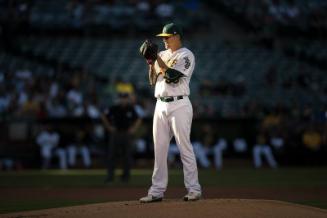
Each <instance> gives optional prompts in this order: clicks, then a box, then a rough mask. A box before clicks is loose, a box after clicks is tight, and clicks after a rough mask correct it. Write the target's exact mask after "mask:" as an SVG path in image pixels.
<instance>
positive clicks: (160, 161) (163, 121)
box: [148, 102, 171, 197]
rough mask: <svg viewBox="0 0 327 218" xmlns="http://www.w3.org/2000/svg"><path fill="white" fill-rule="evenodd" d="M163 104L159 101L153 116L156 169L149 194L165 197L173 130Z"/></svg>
mask: <svg viewBox="0 0 327 218" xmlns="http://www.w3.org/2000/svg"><path fill="white" fill-rule="evenodd" d="M163 104H165V103H163V102H157V105H156V109H155V113H154V116H153V142H154V169H153V175H152V186H151V188H150V190H149V193H148V194H149V195H152V196H156V197H163V194H164V192H165V191H166V188H167V184H168V167H167V155H168V148H169V143H170V140H171V132H170V127H169V124H168V119H167V116H166V113H165V111H164V109H165V105H163Z"/></svg>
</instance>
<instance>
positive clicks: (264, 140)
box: [252, 129, 278, 169]
mask: <svg viewBox="0 0 327 218" xmlns="http://www.w3.org/2000/svg"><path fill="white" fill-rule="evenodd" d="M269 143H270V140H269V135H268V133H267V132H266V130H265V129H260V130H259V132H258V135H257V138H256V144H255V145H254V146H253V149H252V155H253V164H254V167H255V168H256V169H258V168H261V167H262V164H263V158H264V159H265V160H266V161H267V163H268V165H269V167H271V168H273V169H276V168H277V167H278V164H277V162H276V159H275V157H274V155H273V153H272V149H271V146H270V144H269Z"/></svg>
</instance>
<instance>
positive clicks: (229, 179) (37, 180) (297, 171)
mask: <svg viewBox="0 0 327 218" xmlns="http://www.w3.org/2000/svg"><path fill="white" fill-rule="evenodd" d="M119 174H121V171H119V170H118V171H117V177H118V176H119ZM151 175H152V170H151V169H144V170H143V169H135V170H132V179H131V181H130V183H128V184H126V183H121V182H119V179H117V182H114V183H112V184H110V185H105V184H104V182H103V181H104V179H105V176H106V171H105V170H68V171H60V170H48V171H40V170H26V171H20V172H1V173H0V188H2V189H5V188H19V187H25V188H26V187H27V188H28V187H33V188H47V189H51V188H83V187H89V188H92V187H94V188H101V187H103V188H105V187H108V186H109V187H145V188H147V187H149V186H150V184H151ZM199 178H200V183H201V185H202V186H203V187H219V188H224V187H226V188H232V187H236V188H246V187H249V188H256V187H258V188H267V189H269V188H275V189H277V190H278V188H282V189H283V188H313V189H314V188H323V189H325V188H326V189H327V168H326V167H316V168H282V169H278V170H271V169H262V170H254V169H250V168H233V169H232V168H231V169H224V170H223V171H219V172H217V171H215V170H200V171H199ZM183 186H184V182H183V172H182V170H181V169H170V170H169V187H183ZM30 199H31V197H29V198H27V200H22V199H20V200H13V199H11V200H6V199H4V198H1V193H0V213H7V212H15V211H23V210H34V209H44V208H53V207H63V206H73V205H81V204H89V203H99V202H103V201H104V199H88V200H78V201H76V200H67V199H56V200H54V199H45V200H30ZM294 203H299V204H305V205H310V206H314V207H320V208H326V209H327V197H326V198H323V200H321V199H320V200H310V201H309V200H305V199H298V200H297V201H294Z"/></svg>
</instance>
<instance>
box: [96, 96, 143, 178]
mask: <svg viewBox="0 0 327 218" xmlns="http://www.w3.org/2000/svg"><path fill="white" fill-rule="evenodd" d="M101 119H102V122H103V124H104V126H105V128H106V129H107V131H108V133H109V134H110V135H109V138H110V142H109V145H108V146H109V147H108V163H107V178H106V180H105V182H107V183H109V182H112V181H113V180H114V177H115V169H116V166H117V163H118V162H117V161H118V159H121V160H122V168H123V174H122V175H121V181H123V182H128V181H129V179H130V168H131V163H132V155H133V153H132V152H133V147H132V145H133V136H134V134H135V132H136V130H137V129H138V128H139V126H140V124H141V118H140V117H139V115H138V113H137V112H136V110H135V107H134V105H133V104H132V102H131V99H130V93H128V92H120V93H118V102H117V103H116V104H114V105H113V106H111V107H110V108H109V109H107V110H106V111H105V112H104V113H103V114H102V116H101Z"/></svg>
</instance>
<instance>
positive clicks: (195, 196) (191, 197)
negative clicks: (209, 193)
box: [184, 192, 201, 201]
mask: <svg viewBox="0 0 327 218" xmlns="http://www.w3.org/2000/svg"><path fill="white" fill-rule="evenodd" d="M200 198H201V194H200V193H195V192H189V193H188V194H187V195H185V196H184V201H198V200H200Z"/></svg>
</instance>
